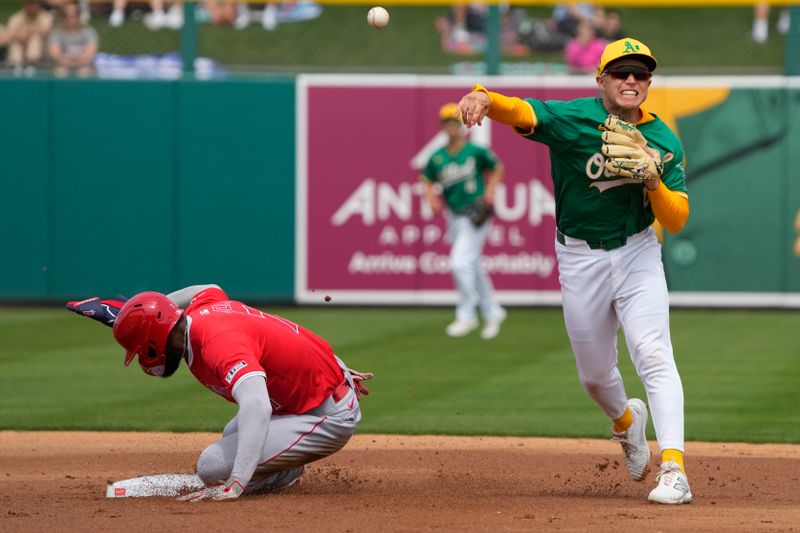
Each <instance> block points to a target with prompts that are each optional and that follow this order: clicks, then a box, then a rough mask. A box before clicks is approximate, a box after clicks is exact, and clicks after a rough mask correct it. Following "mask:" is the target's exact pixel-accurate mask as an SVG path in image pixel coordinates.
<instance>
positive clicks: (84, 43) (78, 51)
mask: <svg viewBox="0 0 800 533" xmlns="http://www.w3.org/2000/svg"><path fill="white" fill-rule="evenodd" d="M97 45H98V38H97V32H96V31H95V29H94V28H92V27H91V26H87V25H85V24H84V23H83V22H81V18H80V11H79V9H78V5H77V4H75V3H72V4H67V5H65V6H64V7H63V8H62V10H61V18H60V20H59V22H58V26H57V27H56V29H55V30H54V31H53V33H52V34H51V35H50V39H49V49H50V57H51V58H52V59H53V61H55V64H56V66H55V75H56V76H58V77H60V78H63V77H65V76H69V75H70V74H75V75H77V76H79V77H81V78H86V77H88V76H91V75H92V62H93V61H94V56H95V55H96V54H97Z"/></svg>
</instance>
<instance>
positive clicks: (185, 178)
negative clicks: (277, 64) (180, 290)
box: [0, 78, 294, 301]
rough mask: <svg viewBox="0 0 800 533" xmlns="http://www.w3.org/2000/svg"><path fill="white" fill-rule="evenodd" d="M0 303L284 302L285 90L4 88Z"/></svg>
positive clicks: (288, 215) (286, 84)
mask: <svg viewBox="0 0 800 533" xmlns="http://www.w3.org/2000/svg"><path fill="white" fill-rule="evenodd" d="M0 101H2V102H3V105H2V106H1V107H0V123H2V124H3V127H2V128H0V147H2V150H3V157H2V159H1V160H0V175H2V176H3V183H4V184H5V185H6V186H5V193H4V195H3V198H2V200H0V202H2V203H1V204H0V205H1V206H2V207H1V209H2V211H1V212H2V242H3V250H4V261H2V265H0V298H2V299H5V300H55V299H64V298H70V297H77V296H86V295H94V294H104V295H113V294H116V293H117V292H122V293H125V294H131V293H134V292H138V291H141V290H144V289H155V290H161V291H168V290H170V289H172V288H174V287H179V286H183V285H187V284H192V283H199V282H207V281H210V280H216V281H218V282H219V283H221V284H223V285H224V286H226V287H228V288H229V290H230V291H231V293H232V294H238V295H242V296H248V297H250V298H255V299H268V300H283V301H289V300H291V299H292V297H293V276H294V266H293V264H292V258H293V257H294V234H293V233H294V232H293V227H292V220H293V219H294V202H293V198H294V80H293V79H291V78H276V79H267V80H262V81H255V80H254V81H247V82H241V83H228V82H202V83H199V82H193V81H188V82H180V81H174V82H169V81H163V82H160V81H147V82H135V81H103V80H91V81H80V80H47V79H41V80H39V79H36V80H18V79H13V80H11V79H2V80H0Z"/></svg>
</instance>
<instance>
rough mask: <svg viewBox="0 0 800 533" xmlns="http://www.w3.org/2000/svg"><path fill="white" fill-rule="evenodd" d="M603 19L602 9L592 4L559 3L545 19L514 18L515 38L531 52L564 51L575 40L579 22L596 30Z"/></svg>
mask: <svg viewBox="0 0 800 533" xmlns="http://www.w3.org/2000/svg"><path fill="white" fill-rule="evenodd" d="M603 18H604V17H603V10H602V9H599V8H596V7H595V6H594V5H592V4H588V3H580V4H558V5H556V6H555V7H554V8H553V14H552V16H551V18H549V19H547V20H536V19H530V18H527V17H526V16H517V17H516V19H517V20H516V27H517V35H518V39H519V42H520V43H521V44H523V45H525V46H527V47H528V48H529V49H530V51H531V52H533V53H536V52H556V51H560V50H564V48H565V47H566V45H567V43H568V42H569V40H570V39H571V38H572V37H575V35H576V33H577V29H578V25H579V24H580V23H581V22H582V21H588V22H590V23H592V24H593V25H594V26H595V27H599V26H600V24H601V22H602V21H603Z"/></svg>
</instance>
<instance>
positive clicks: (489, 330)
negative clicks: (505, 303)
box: [481, 309, 508, 340]
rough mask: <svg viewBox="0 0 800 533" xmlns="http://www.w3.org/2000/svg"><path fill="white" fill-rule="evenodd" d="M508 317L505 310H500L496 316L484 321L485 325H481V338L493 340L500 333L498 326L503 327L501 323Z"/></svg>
mask: <svg viewBox="0 0 800 533" xmlns="http://www.w3.org/2000/svg"><path fill="white" fill-rule="evenodd" d="M506 316H508V313H506V312H505V310H502V309H501V310H500V313H498V314H497V315H496V316H494V317H492V318H489V319H487V320H486V323H485V324H484V325H483V329H482V330H481V338H482V339H484V340H489V339H494V338H495V337H497V335H498V334H499V333H500V326H502V325H503V321H504V320H505V319H506Z"/></svg>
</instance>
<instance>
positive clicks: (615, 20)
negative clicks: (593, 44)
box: [597, 9, 625, 42]
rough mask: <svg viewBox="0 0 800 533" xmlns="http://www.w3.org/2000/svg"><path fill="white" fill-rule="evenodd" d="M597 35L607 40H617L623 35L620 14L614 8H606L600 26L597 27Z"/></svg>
mask: <svg viewBox="0 0 800 533" xmlns="http://www.w3.org/2000/svg"><path fill="white" fill-rule="evenodd" d="M597 33H598V36H599V37H601V38H603V39H605V40H606V41H608V42H614V41H619V40H620V39H622V38H623V37H625V32H623V31H622V16H621V15H620V14H619V11H617V10H615V9H607V10H606V12H605V15H604V16H603V20H602V21H601V23H600V26H599V27H598V28H597Z"/></svg>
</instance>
